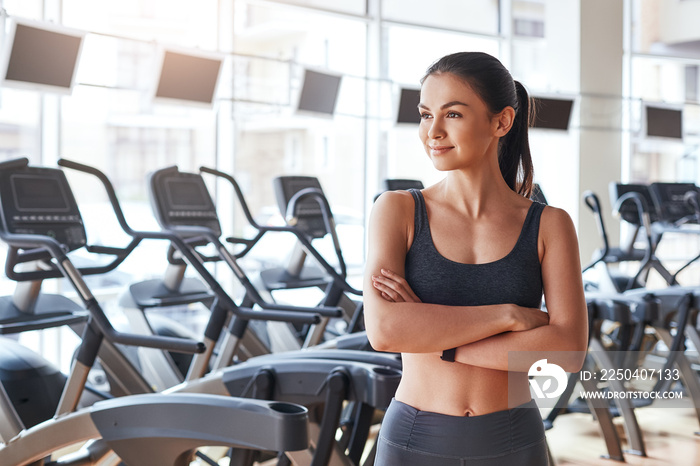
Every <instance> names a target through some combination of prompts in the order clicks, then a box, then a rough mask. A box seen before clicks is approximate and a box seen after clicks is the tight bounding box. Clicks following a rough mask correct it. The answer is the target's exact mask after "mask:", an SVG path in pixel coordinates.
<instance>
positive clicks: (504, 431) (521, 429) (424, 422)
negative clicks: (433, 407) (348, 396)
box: [379, 399, 544, 459]
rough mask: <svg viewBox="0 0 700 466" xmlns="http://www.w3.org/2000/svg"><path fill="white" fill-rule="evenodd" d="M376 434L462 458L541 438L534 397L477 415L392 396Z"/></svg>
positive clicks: (487, 454) (507, 449) (512, 448)
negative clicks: (428, 408) (423, 407)
mask: <svg viewBox="0 0 700 466" xmlns="http://www.w3.org/2000/svg"><path fill="white" fill-rule="evenodd" d="M379 435H380V436H381V437H382V439H383V440H385V441H387V442H390V443H393V444H396V445H398V446H401V447H403V448H407V449H411V450H416V451H421V452H426V453H431V454H440V455H445V456H455V457H462V458H474V459H477V458H490V457H495V456H502V455H505V454H509V453H513V452H515V451H518V450H521V449H525V448H527V447H529V446H532V445H533V444H536V443H538V442H541V441H542V440H543V439H544V425H543V422H542V417H541V415H540V412H539V410H538V409H537V404H536V403H535V401H534V400H530V401H529V402H528V403H525V404H523V405H520V406H517V407H515V408H512V409H508V410H504V411H496V412H493V413H488V414H483V415H480V416H450V415H447V414H440V413H433V412H429V411H421V410H419V409H416V408H414V407H412V406H410V405H407V404H405V403H402V402H400V401H398V400H396V399H393V400H392V401H391V403H390V405H389V408H388V409H387V411H386V414H385V416H384V420H383V421H382V427H381V429H380V432H379Z"/></svg>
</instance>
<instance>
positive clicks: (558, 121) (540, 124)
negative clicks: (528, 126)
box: [532, 97, 574, 131]
mask: <svg viewBox="0 0 700 466" xmlns="http://www.w3.org/2000/svg"><path fill="white" fill-rule="evenodd" d="M532 100H533V104H534V106H535V119H534V121H533V122H532V127H533V128H544V129H558V130H563V131H566V130H568V129H569V121H570V120H571V109H572V108H573V106H574V101H573V100H572V99H561V98H551V97H533V98H532Z"/></svg>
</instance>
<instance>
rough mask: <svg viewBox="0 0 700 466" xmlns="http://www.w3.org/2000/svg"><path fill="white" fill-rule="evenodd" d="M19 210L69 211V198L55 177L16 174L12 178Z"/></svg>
mask: <svg viewBox="0 0 700 466" xmlns="http://www.w3.org/2000/svg"><path fill="white" fill-rule="evenodd" d="M11 183H12V189H13V191H14V195H15V202H16V204H17V205H16V207H17V210H18V211H19V212H37V211H41V212H47V213H53V212H67V211H68V210H69V205H68V200H67V199H66V196H65V194H64V192H63V190H62V189H61V185H60V183H59V182H58V180H57V179H55V178H45V177H35V176H28V175H14V176H12V178H11Z"/></svg>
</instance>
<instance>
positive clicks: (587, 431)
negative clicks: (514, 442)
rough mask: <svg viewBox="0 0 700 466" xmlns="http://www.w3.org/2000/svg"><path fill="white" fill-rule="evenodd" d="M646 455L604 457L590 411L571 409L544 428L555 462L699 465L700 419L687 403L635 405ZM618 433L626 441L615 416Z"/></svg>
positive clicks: (570, 465) (566, 465) (571, 465)
mask: <svg viewBox="0 0 700 466" xmlns="http://www.w3.org/2000/svg"><path fill="white" fill-rule="evenodd" d="M635 413H636V415H637V420H638V422H639V425H640V426H641V428H642V431H643V435H644V442H645V446H646V449H647V457H640V456H635V455H631V454H626V455H625V461H626V462H625V463H621V462H618V461H613V460H609V459H604V458H602V457H601V455H602V454H605V453H606V450H605V444H604V443H603V439H602V438H601V436H600V433H599V430H598V424H597V423H596V422H595V421H594V420H593V417H592V416H591V415H590V414H579V413H570V414H565V415H562V416H559V417H557V419H556V421H555V422H554V428H552V429H551V430H549V431H547V439H548V442H549V447H550V449H551V451H552V454H553V455H554V458H555V460H556V466H589V465H610V466H614V465H617V464H620V465H623V464H628V465H632V466H670V465H672V466H700V435H695V432H697V431H700V423H699V422H698V419H697V417H696V416H695V411H694V410H693V409H692V408H691V407H690V406H688V407H683V408H680V407H677V408H654V407H648V408H642V409H636V410H635ZM615 424H616V426H617V427H618V435H619V436H620V439H621V440H622V441H623V445H622V447H623V449H624V448H625V447H626V444H625V431H624V428H623V426H622V423H621V419H620V418H616V419H615Z"/></svg>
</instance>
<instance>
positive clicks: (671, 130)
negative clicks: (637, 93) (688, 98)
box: [644, 105, 683, 139]
mask: <svg viewBox="0 0 700 466" xmlns="http://www.w3.org/2000/svg"><path fill="white" fill-rule="evenodd" d="M644 114H645V115H644V120H645V122H646V135H647V136H649V137H661V138H673V139H682V138H683V111H682V110H680V109H678V108H666V107H657V106H653V105H645V106H644Z"/></svg>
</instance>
